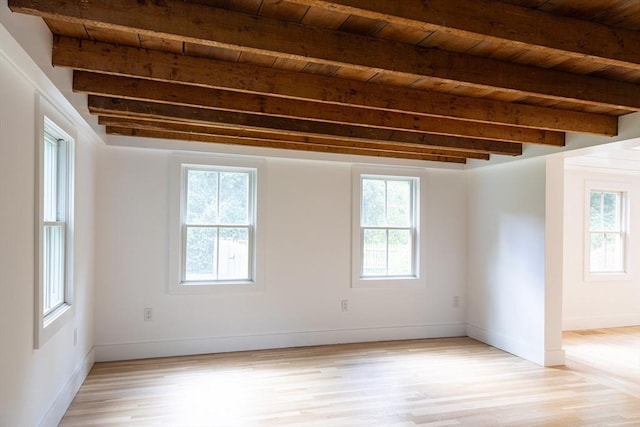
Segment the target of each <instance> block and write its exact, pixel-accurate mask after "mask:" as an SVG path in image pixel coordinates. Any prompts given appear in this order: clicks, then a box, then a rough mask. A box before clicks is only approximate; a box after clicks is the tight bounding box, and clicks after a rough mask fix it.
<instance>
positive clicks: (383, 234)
mask: <svg viewBox="0 0 640 427" xmlns="http://www.w3.org/2000/svg"><path fill="white" fill-rule="evenodd" d="M425 175H426V174H425V172H424V170H422V169H417V168H389V167H375V166H354V167H353V169H352V189H353V191H352V245H351V254H352V256H351V258H352V266H351V270H352V279H351V284H352V287H354V288H399V287H416V286H418V287H420V286H424V285H425V283H426V282H425V278H424V277H425V265H426V262H425V253H426V250H425V238H424V236H423V233H422V229H423V228H422V227H423V225H424V224H425V221H424V215H425V208H424V202H425V200H426V195H425V193H426V190H425V189H426V178H425ZM396 184H397V185H396ZM376 185H378V186H381V188H383V189H384V191H383V192H384V194H385V196H384V197H383V198H384V203H383V204H384V206H381V207H380V209H381V212H384V215H383V216H384V218H385V219H384V220H382V221H376V220H368V219H367V218H366V217H367V215H363V213H364V212H365V210H366V209H367V207H366V206H365V207H363V187H367V186H376ZM390 185H391V186H397V187H398V188H400V189H401V190H398V191H401V192H403V193H404V195H403V197H402V198H401V199H402V202H401V203H402V204H403V205H404V206H403V207H402V214H401V216H402V218H396V219H393V220H390V219H389V218H390V215H388V212H387V211H388V209H389V207H388V206H387V203H388V201H387V200H388V198H387V196H386V195H387V194H388V191H389V186H390ZM365 189H366V188H365ZM392 234H393V235H396V239H395V240H398V242H400V243H401V244H400V245H399V247H398V248H397V249H398V250H401V251H405V252H406V254H405V256H402V257H401V261H399V262H397V263H396V264H395V266H392V265H391V263H390V255H389V252H390V249H389V242H390V240H391V239H390V236H391V235H392ZM367 235H371V236H373V237H375V236H377V235H379V237H380V239H378V240H381V243H380V242H378V243H380V245H382V246H381V248H378V249H380V250H378V251H376V253H377V252H381V254H380V256H382V257H383V258H384V260H382V261H381V263H382V264H380V263H373V264H376V265H373V264H372V262H373V261H375V260H373V261H372V259H371V257H372V256H373V255H372V254H371V253H370V254H369V256H365V252H372V250H373V249H371V248H370V250H368V251H367V250H365V249H366V248H365V246H366V245H365V242H366V241H367V237H366V236H367ZM374 235H375V236H374ZM373 237H372V238H373ZM374 240H375V239H374ZM374 243H375V242H374ZM374 246H375V245H374ZM374 249H376V248H374ZM367 259H369V262H367ZM377 264H380V265H377Z"/></svg>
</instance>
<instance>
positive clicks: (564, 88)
mask: <svg viewBox="0 0 640 427" xmlns="http://www.w3.org/2000/svg"><path fill="white" fill-rule="evenodd" d="M8 4H9V7H10V8H11V10H13V11H16V12H21V13H27V14H32V15H36V16H40V17H43V18H49V19H57V20H63V21H66V22H73V23H80V24H85V25H92V26H96V27H98V28H101V29H104V30H118V31H128V32H132V33H136V34H140V35H144V36H154V37H159V38H162V39H166V40H174V41H182V42H190V43H196V44H201V45H206V46H213V47H222V48H231V49H239V50H243V51H247V52H251V53H258V54H267V55H275V56H278V57H281V58H285V59H286V58H289V59H294V60H302V61H312V62H315V63H318V64H324V65H333V66H344V67H351V68H355V69H359V70H372V69H373V70H378V71H383V72H384V73H387V74H389V75H396V76H398V77H404V78H406V77H409V78H415V79H416V80H417V79H421V78H425V77H430V78H433V79H435V80H436V81H442V82H462V83H464V84H466V85H469V86H473V87H478V88H495V89H500V90H503V91H508V92H514V93H518V94H521V95H531V96H539V97H545V98H549V99H553V100H565V101H575V102H582V103H586V104H590V105H598V106H603V105H604V106H610V107H615V108H627V109H634V110H640V96H638V95H639V93H640V85H631V84H626V83H621V82H615V81H610V80H607V79H602V78H596V77H591V76H583V75H574V74H570V73H565V72H560V71H554V70H549V69H543V68H536V67H531V66H526V65H521V64H515V63H510V62H503V61H497V60H493V59H489V58H483V57H478V56H472V55H464V54H458V53H452V52H446V51H443V50H439V49H422V48H416V47H415V46H411V45H408V44H403V43H398V42H394V41H389V40H384V39H379V38H371V37H365V36H359V35H354V34H348V33H344V32H339V31H333V30H329V29H323V28H319V27H313V26H305V25H302V24H296V23H291V22H285V21H279V20H274V19H269V18H263V17H256V16H252V15H248V14H243V13H239V12H235V11H230V10H224V9H217V8H213V7H209V6H204V5H199V4H192V3H186V2H182V1H175V0H174V1H171V0H167V1H163V2H139V1H135V0H109V1H107V0H103V1H93V2H91V3H88V2H84V1H77V2H70V1H66V0H50V1H46V2H44V1H39V0H9V3H8ZM403 4H404V2H403ZM238 29H242V31H239V30H238ZM546 30H547V29H546V28H545V31H546ZM536 31H539V32H540V29H539V28H538V29H537V30H536ZM637 46H640V44H636V47H628V46H625V49H627V48H628V49H630V50H636V49H637Z"/></svg>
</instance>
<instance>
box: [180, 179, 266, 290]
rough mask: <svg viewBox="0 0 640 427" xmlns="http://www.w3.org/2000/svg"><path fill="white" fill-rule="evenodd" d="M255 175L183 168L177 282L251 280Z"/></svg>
mask: <svg viewBox="0 0 640 427" xmlns="http://www.w3.org/2000/svg"><path fill="white" fill-rule="evenodd" d="M254 177H255V171H254V170H251V169H239V168H219V167H218V168H216V167H203V166H188V167H185V169H184V185H185V191H184V192H183V196H184V200H183V209H184V217H183V221H184V222H183V229H182V232H183V254H184V257H183V262H184V264H183V277H182V281H183V283H198V282H210V283H216V282H228V281H239V282H242V281H245V282H248V281H251V280H252V279H253V268H252V265H253V250H252V248H253V236H254V229H253V224H254V222H255V220H254V199H255V197H254V191H253V187H254V185H255V184H254V181H255V178H254Z"/></svg>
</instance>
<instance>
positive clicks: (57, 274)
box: [42, 224, 65, 315]
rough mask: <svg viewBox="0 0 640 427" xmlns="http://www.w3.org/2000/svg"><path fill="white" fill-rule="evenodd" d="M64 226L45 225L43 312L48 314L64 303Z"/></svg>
mask: <svg viewBox="0 0 640 427" xmlns="http://www.w3.org/2000/svg"><path fill="white" fill-rule="evenodd" d="M64 230H65V227H64V225H57V224H56V225H45V226H44V230H43V231H44V232H43V236H42V237H43V254H42V255H43V266H42V267H43V281H44V286H43V293H44V301H43V311H44V314H45V315H46V314H48V313H50V312H52V311H53V310H55V309H56V308H57V307H58V306H60V305H61V304H62V303H64V270H65V269H64V267H65V265H64V264H65V253H64V234H65V233H64Z"/></svg>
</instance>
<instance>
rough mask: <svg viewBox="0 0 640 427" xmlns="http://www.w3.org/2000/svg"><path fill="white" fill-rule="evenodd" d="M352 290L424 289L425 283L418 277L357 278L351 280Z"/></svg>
mask: <svg viewBox="0 0 640 427" xmlns="http://www.w3.org/2000/svg"><path fill="white" fill-rule="evenodd" d="M351 287H353V288H370V289H399V288H424V287H426V282H425V281H424V280H422V279H421V278H420V277H415V276H410V277H358V278H355V279H353V282H352V284H351Z"/></svg>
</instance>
